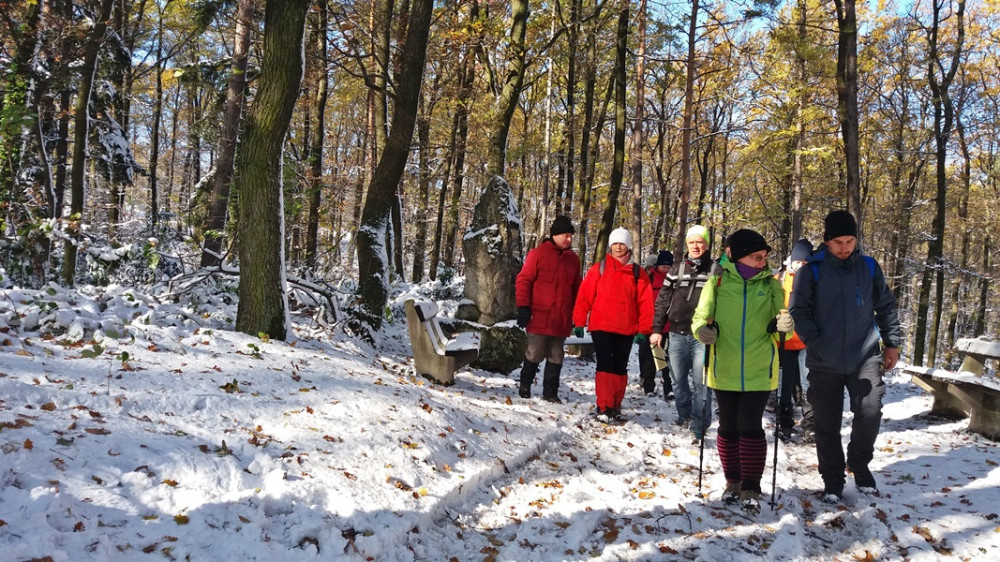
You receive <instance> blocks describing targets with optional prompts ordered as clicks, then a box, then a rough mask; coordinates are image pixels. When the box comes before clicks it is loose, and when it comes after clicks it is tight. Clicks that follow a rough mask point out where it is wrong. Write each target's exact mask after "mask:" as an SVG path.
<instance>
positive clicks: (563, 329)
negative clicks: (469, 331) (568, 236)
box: [514, 238, 580, 338]
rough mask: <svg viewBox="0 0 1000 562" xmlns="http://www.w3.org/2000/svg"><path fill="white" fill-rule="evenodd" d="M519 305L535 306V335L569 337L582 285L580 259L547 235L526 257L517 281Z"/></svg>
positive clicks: (532, 324) (530, 330) (531, 327)
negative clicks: (577, 293) (574, 304)
mask: <svg viewBox="0 0 1000 562" xmlns="http://www.w3.org/2000/svg"><path fill="white" fill-rule="evenodd" d="M514 286H515V290H516V297H517V306H518V307H521V306H530V307H531V321H530V322H528V325H527V326H526V327H525V331H526V332H528V333H531V334H542V335H545V336H556V337H561V338H565V337H566V336H568V335H569V334H570V332H571V331H572V330H573V323H572V322H571V315H572V314H573V301H574V300H576V292H577V290H579V288H580V258H578V257H577V256H576V254H575V253H574V252H573V250H569V249H567V250H560V249H559V247H557V246H556V245H555V243H554V242H552V239H551V238H546V239H545V240H543V241H542V243H541V244H539V245H538V247H537V248H535V249H533V250H531V251H530V252H528V255H527V256H525V257H524V266H523V267H521V272H520V273H518V274H517V281H515V284H514Z"/></svg>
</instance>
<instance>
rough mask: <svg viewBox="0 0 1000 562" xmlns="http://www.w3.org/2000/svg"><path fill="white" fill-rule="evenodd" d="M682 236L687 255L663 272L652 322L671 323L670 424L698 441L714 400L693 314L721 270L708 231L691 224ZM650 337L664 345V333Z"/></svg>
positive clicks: (703, 347)
mask: <svg viewBox="0 0 1000 562" xmlns="http://www.w3.org/2000/svg"><path fill="white" fill-rule="evenodd" d="M684 238H685V242H684V244H685V246H686V247H687V253H686V254H685V255H684V257H683V258H682V259H679V260H676V261H675V262H674V265H673V266H672V267H671V268H670V272H669V273H667V277H666V280H665V281H664V282H663V287H662V288H661V289H660V294H659V296H657V298H656V306H655V312H654V314H653V325H654V326H657V327H662V326H665V325H667V322H668V321H669V323H670V328H669V330H670V331H669V333H668V342H669V344H668V347H667V352H668V355H667V357H668V358H669V361H670V376H671V378H672V379H673V387H674V404H675V405H676V407H677V421H675V422H674V423H675V424H676V425H678V426H679V427H681V428H687V427H690V428H691V430H692V431H693V434H694V435H693V440H694V442H695V443H697V442H698V441H700V440H701V437H702V435H703V434H704V432H705V429H707V428H708V426H710V425H711V424H712V398H711V396H710V395H709V394H708V391H707V389H706V387H705V382H704V375H703V373H702V369H703V368H704V360H705V346H704V345H703V344H702V343H701V342H699V341H698V340H697V339H695V337H694V335H693V334H692V333H691V317H692V316H694V309H695V307H696V306H698V298H699V297H700V296H701V291H702V289H703V288H704V287H705V283H706V282H707V281H708V278H709V277H710V276H711V275H713V274H718V273H720V272H721V269H720V268H719V266H718V265H717V264H716V263H715V261H714V260H713V259H712V258H711V256H710V255H709V253H708V249H709V246H710V241H709V234H708V229H706V228H705V227H704V226H701V225H694V226H692V227H691V228H689V229H688V231H687V233H686V234H685V236H684ZM649 341H650V343H655V344H657V345H662V342H663V336H661V335H660V334H658V333H654V334H653V335H652V336H650V338H649Z"/></svg>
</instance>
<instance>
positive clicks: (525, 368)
mask: <svg viewBox="0 0 1000 562" xmlns="http://www.w3.org/2000/svg"><path fill="white" fill-rule="evenodd" d="M536 374H538V363H535V362H532V361H528V360H527V359H525V360H524V365H522V366H521V375H520V383H521V385H520V388H519V389H518V391H517V395H518V396H520V397H521V398H531V385H532V383H534V382H535V375H536Z"/></svg>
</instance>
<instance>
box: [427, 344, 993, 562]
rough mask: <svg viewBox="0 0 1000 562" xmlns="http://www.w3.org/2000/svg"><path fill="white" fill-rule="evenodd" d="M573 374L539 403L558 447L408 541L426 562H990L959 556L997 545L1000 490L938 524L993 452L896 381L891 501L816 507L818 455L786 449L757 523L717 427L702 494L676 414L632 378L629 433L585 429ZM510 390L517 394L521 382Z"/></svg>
mask: <svg viewBox="0 0 1000 562" xmlns="http://www.w3.org/2000/svg"><path fill="white" fill-rule="evenodd" d="M633 363H635V362H634V361H633ZM635 367H636V366H635V365H634V364H633V369H632V371H633V372H635V371H636V370H637V369H636V368H635ZM565 371H566V372H565V373H564V383H563V386H564V390H563V396H564V398H566V397H568V398H569V400H567V401H566V402H567V403H566V404H563V405H561V406H556V405H550V404H547V403H544V402H541V401H540V400H537V399H535V400H533V401H532V406H531V408H532V410H533V411H534V412H536V413H537V415H538V416H540V417H546V418H551V417H553V416H555V417H558V419H559V420H560V422H561V425H560V435H559V436H558V438H556V439H554V440H553V441H552V442H551V443H550V446H548V447H547V448H545V450H544V451H542V452H541V453H540V454H538V455H535V456H532V457H531V458H529V459H528V461H527V462H526V463H525V464H524V465H523V466H519V467H509V468H510V472H509V473H507V474H503V475H502V476H500V477H499V478H497V479H496V480H495V481H494V482H493V483H492V486H488V487H486V486H484V487H481V488H480V491H478V492H477V493H474V494H472V495H471V496H470V497H469V498H468V500H467V501H466V502H464V503H462V504H460V505H459V506H457V507H453V508H451V509H448V510H447V516H446V517H444V518H441V519H440V520H438V521H437V527H436V528H433V529H421V530H420V532H419V533H411V534H410V536H409V542H410V545H411V548H413V550H414V553H415V554H416V556H417V558H418V559H426V560H433V559H448V558H451V559H455V560H473V559H478V560H535V559H540V557H541V558H542V559H546V560H556V559H567V560H585V559H589V560H654V559H664V558H665V557H671V558H674V557H676V558H683V559H689V560H727V559H732V560H746V559H755V558H756V559H761V560H765V559H782V560H793V559H815V560H821V559H822V560H829V559H834V558H838V557H840V558H844V557H847V558H853V559H857V560H865V559H904V558H907V559H913V560H917V559H935V558H937V557H939V556H940V555H943V554H947V553H952V554H954V555H957V556H959V557H960V558H963V559H975V558H978V557H984V556H986V552H984V551H982V550H981V549H980V548H975V549H971V550H966V549H964V548H963V546H962V545H963V543H964V538H965V537H969V536H972V535H977V536H978V535H979V534H980V533H984V534H985V533H989V534H992V535H993V536H994V537H995V538H993V539H992V540H993V544H994V545H995V546H997V547H998V548H1000V533H998V532H996V531H1000V527H996V526H997V523H998V522H997V521H995V518H996V513H995V512H994V510H995V509H997V508H996V506H997V501H998V500H1000V492H998V491H997V490H995V489H990V490H981V492H984V493H985V496H983V497H977V496H978V493H973V491H971V490H967V491H966V493H967V494H968V498H963V500H962V503H963V504H965V505H967V506H968V507H969V511H968V513H965V514H959V513H953V514H948V515H942V514H941V513H940V512H939V511H940V510H938V509H936V508H938V507H940V505H941V502H939V501H937V500H935V498H934V496H935V494H940V493H961V492H960V491H959V490H960V487H961V486H962V485H963V484H969V485H970V486H973V487H974V486H975V483H974V481H975V479H976V478H979V477H982V476H984V475H985V474H984V471H988V470H990V469H992V467H994V466H995V462H996V460H997V459H998V451H997V447H996V444H995V443H992V442H989V441H986V440H983V439H982V438H979V437H976V436H970V435H968V434H967V433H965V432H962V433H956V432H955V429H954V428H955V427H960V426H961V424H948V423H941V422H931V421H928V420H926V419H921V418H920V417H919V416H918V417H912V416H910V415H909V413H910V412H926V411H927V409H928V404H927V403H926V402H927V400H929V399H928V398H926V397H924V396H922V395H921V394H920V393H919V390H915V389H914V388H913V387H912V385H908V384H905V380H903V379H901V380H899V381H896V382H900V383H901V384H890V389H889V394H888V395H887V398H886V419H885V422H884V424H883V431H882V434H881V436H880V438H879V441H878V443H877V447H878V450H877V451H876V458H875V461H873V466H872V468H873V470H874V471H875V474H876V478H877V479H878V481H879V483H880V486H881V489H882V491H883V497H880V498H868V497H866V496H863V495H861V494H859V493H858V492H857V491H856V490H855V489H854V488H853V481H852V479H851V478H850V477H848V485H847V489H846V490H845V492H846V495H845V499H844V502H843V503H842V504H841V505H839V506H829V505H826V504H823V503H821V502H819V501H818V498H817V492H818V491H819V490H820V489H821V488H822V481H821V479H820V478H819V475H818V473H817V472H816V457H815V451H814V449H813V447H812V446H811V445H806V444H801V443H791V444H789V445H784V444H782V446H781V447H780V449H779V467H778V468H779V470H778V475H777V501H776V508H775V509H774V510H772V509H771V508H770V507H769V506H768V505H766V503H765V502H766V501H767V500H769V499H770V490H771V475H772V472H771V459H772V458H773V457H772V455H773V449H770V448H769V452H768V467H767V471H766V473H765V477H764V481H763V482H762V488H763V489H764V491H765V493H764V497H763V498H762V500H763V501H762V504H763V505H762V508H763V510H762V513H761V514H760V515H759V516H758V517H757V518H756V520H755V521H754V520H751V519H749V518H747V517H746V516H744V515H743V514H742V513H740V512H738V511H734V510H732V509H728V508H726V507H724V506H723V505H722V504H721V502H720V501H719V500H718V498H719V495H720V494H721V490H722V488H723V487H724V484H725V481H724V478H723V476H722V474H721V468H720V464H719V460H718V455H717V454H716V451H715V448H714V447H715V443H714V435H715V431H714V428H713V430H712V431H711V432H710V433H709V438H708V439H707V441H706V447H705V459H704V467H705V473H704V482H703V496H699V493H698V455H699V450H698V445H697V444H692V443H691V434H690V432H689V431H687V430H684V431H678V430H676V428H675V427H674V426H672V425H671V423H670V422H672V421H673V419H674V418H675V414H674V406H673V404H672V403H669V404H668V403H666V402H664V401H663V400H662V398H660V397H646V396H642V395H641V393H640V392H639V390H638V388H637V387H636V383H635V377H634V376H633V377H632V379H633V380H632V382H631V384H630V387H629V389H628V393H627V395H626V399H625V402H624V404H623V407H624V409H625V410H626V414H627V421H626V423H625V424H623V425H603V424H599V423H596V422H594V421H592V420H591V418H590V412H591V410H592V401H593V400H592V396H593V381H592V372H593V364H588V363H583V362H581V361H578V360H575V359H569V360H568V361H567V367H566V369H565ZM511 386H512V389H511V392H513V391H514V389H513V382H512V383H511ZM567 386H568V387H569V392H567V391H566V390H565V387H567ZM515 400H517V399H516V398H515ZM768 416H769V414H768ZM848 418H849V416H848ZM766 421H767V423H768V427H767V428H766V431H768V432H769V443H770V441H771V439H770V432H771V431H773V426H770V424H769V421H770V418H769V417H768V419H767V420H766ZM845 429H846V427H845ZM911 431H934V432H940V438H941V439H940V441H939V442H938V443H937V444H936V447H935V449H936V450H935V451H927V452H924V451H919V450H918V451H914V450H912V449H910V448H908V447H907V434H908V432H911ZM925 439H926V437H922V438H921V440H925ZM943 451H951V453H952V454H951V455H950V456H951V457H952V458H951V459H950V460H949V461H948V466H949V468H950V467H951V466H954V470H948V471H947V474H942V473H938V474H922V473H920V464H921V463H920V457H921V456H922V455H924V454H935V455H937V454H941V455H944V452H943ZM991 459H992V460H991ZM935 462H936V463H940V462H941V459H937V460H936V461H935ZM994 527H996V529H995V528H994ZM981 540H982V539H981V538H976V540H975V541H973V542H978V541H981ZM442 544H447V545H449V548H448V552H438V551H436V550H435V549H436V548H438V547H439V545H442ZM733 545H736V548H737V549H738V550H734V546H733ZM459 547H460V548H461V550H458V548H459ZM990 550H992V549H990ZM994 552H995V551H994Z"/></svg>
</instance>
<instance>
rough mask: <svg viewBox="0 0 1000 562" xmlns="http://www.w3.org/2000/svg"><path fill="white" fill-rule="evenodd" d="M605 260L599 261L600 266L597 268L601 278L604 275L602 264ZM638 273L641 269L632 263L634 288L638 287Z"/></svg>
mask: <svg viewBox="0 0 1000 562" xmlns="http://www.w3.org/2000/svg"><path fill="white" fill-rule="evenodd" d="M606 260H607V258H605V259H602V260H601V265H600V267H599V268H598V273H600V274H601V276H603V275H604V262H605V261H606ZM640 271H641V268H640V267H639V264H637V263H633V264H632V280H633V281H635V286H636V287H638V286H639V272H640Z"/></svg>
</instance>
